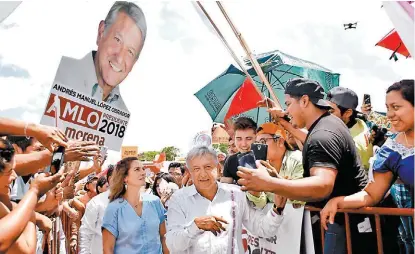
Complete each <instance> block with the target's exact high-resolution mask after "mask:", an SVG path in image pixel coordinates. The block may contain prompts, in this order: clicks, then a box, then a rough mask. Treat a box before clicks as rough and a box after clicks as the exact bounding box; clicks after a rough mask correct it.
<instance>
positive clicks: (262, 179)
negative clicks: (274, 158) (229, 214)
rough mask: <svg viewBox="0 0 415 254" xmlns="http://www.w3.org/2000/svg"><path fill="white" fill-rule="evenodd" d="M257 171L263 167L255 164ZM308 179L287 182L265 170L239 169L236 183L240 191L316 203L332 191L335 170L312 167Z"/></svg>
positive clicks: (335, 174)
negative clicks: (273, 194)
mask: <svg viewBox="0 0 415 254" xmlns="http://www.w3.org/2000/svg"><path fill="white" fill-rule="evenodd" d="M257 166H258V169H259V168H260V167H263V166H262V165H261V164H260V162H259V161H258V162H257ZM310 175H311V176H310V177H306V178H303V179H296V180H287V179H280V178H275V177H271V176H270V175H269V173H268V172H267V171H266V170H257V169H254V170H253V169H247V168H242V167H240V168H239V170H238V176H239V177H240V179H239V180H238V183H239V184H240V185H242V190H250V191H265V192H273V193H275V194H278V195H280V196H283V197H286V198H289V199H291V200H300V201H307V202H308V201H318V200H322V199H324V198H326V197H327V196H329V195H330V193H331V192H332V190H333V186H334V182H335V180H336V176H337V170H336V169H332V168H323V167H314V168H312V169H311V170H310Z"/></svg>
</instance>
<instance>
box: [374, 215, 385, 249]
mask: <svg viewBox="0 0 415 254" xmlns="http://www.w3.org/2000/svg"><path fill="white" fill-rule="evenodd" d="M375 222H376V242H377V243H378V253H379V254H383V242H382V229H381V226H380V216H379V214H375Z"/></svg>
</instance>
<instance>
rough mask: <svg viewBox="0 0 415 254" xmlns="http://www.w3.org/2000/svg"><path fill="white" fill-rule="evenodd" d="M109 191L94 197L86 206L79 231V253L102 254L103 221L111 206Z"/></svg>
mask: <svg viewBox="0 0 415 254" xmlns="http://www.w3.org/2000/svg"><path fill="white" fill-rule="evenodd" d="M108 196H109V191H106V192H103V193H101V194H99V195H98V196H96V197H93V198H92V199H91V200H90V201H89V202H88V204H87V205H86V209H85V214H84V216H83V217H82V223H81V228H80V229H79V233H80V240H79V253H81V254H102V253H103V251H102V232H101V226H102V219H103V218H104V214H105V209H107V206H108V204H109V199H108Z"/></svg>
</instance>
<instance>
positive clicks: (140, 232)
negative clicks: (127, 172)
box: [102, 193, 166, 254]
mask: <svg viewBox="0 0 415 254" xmlns="http://www.w3.org/2000/svg"><path fill="white" fill-rule="evenodd" d="M141 198H142V201H143V208H142V213H141V216H138V215H137V213H136V212H135V210H134V208H133V207H132V206H131V205H130V203H128V201H127V200H125V199H123V198H119V199H116V200H114V201H112V202H111V203H110V204H109V205H108V207H107V210H106V211H105V215H104V220H103V223H102V228H105V229H106V230H108V231H109V232H110V233H111V234H112V235H113V236H114V237H115V239H116V240H115V247H114V254H118V253H119V254H133V253H134V254H135V253H140V254H141V253H143V254H144V253H145V254H161V253H163V251H162V246H161V240H160V224H161V223H163V222H164V221H165V213H166V210H165V209H164V207H163V205H162V204H161V201H160V199H159V198H158V197H156V196H154V195H151V194H145V193H142V194H141Z"/></svg>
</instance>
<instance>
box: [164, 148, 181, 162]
mask: <svg viewBox="0 0 415 254" xmlns="http://www.w3.org/2000/svg"><path fill="white" fill-rule="evenodd" d="M161 152H162V153H165V154H166V160H167V161H174V159H175V158H176V157H177V156H179V155H180V149H179V148H177V147H174V146H167V147H165V148H163V149H162V150H161Z"/></svg>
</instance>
